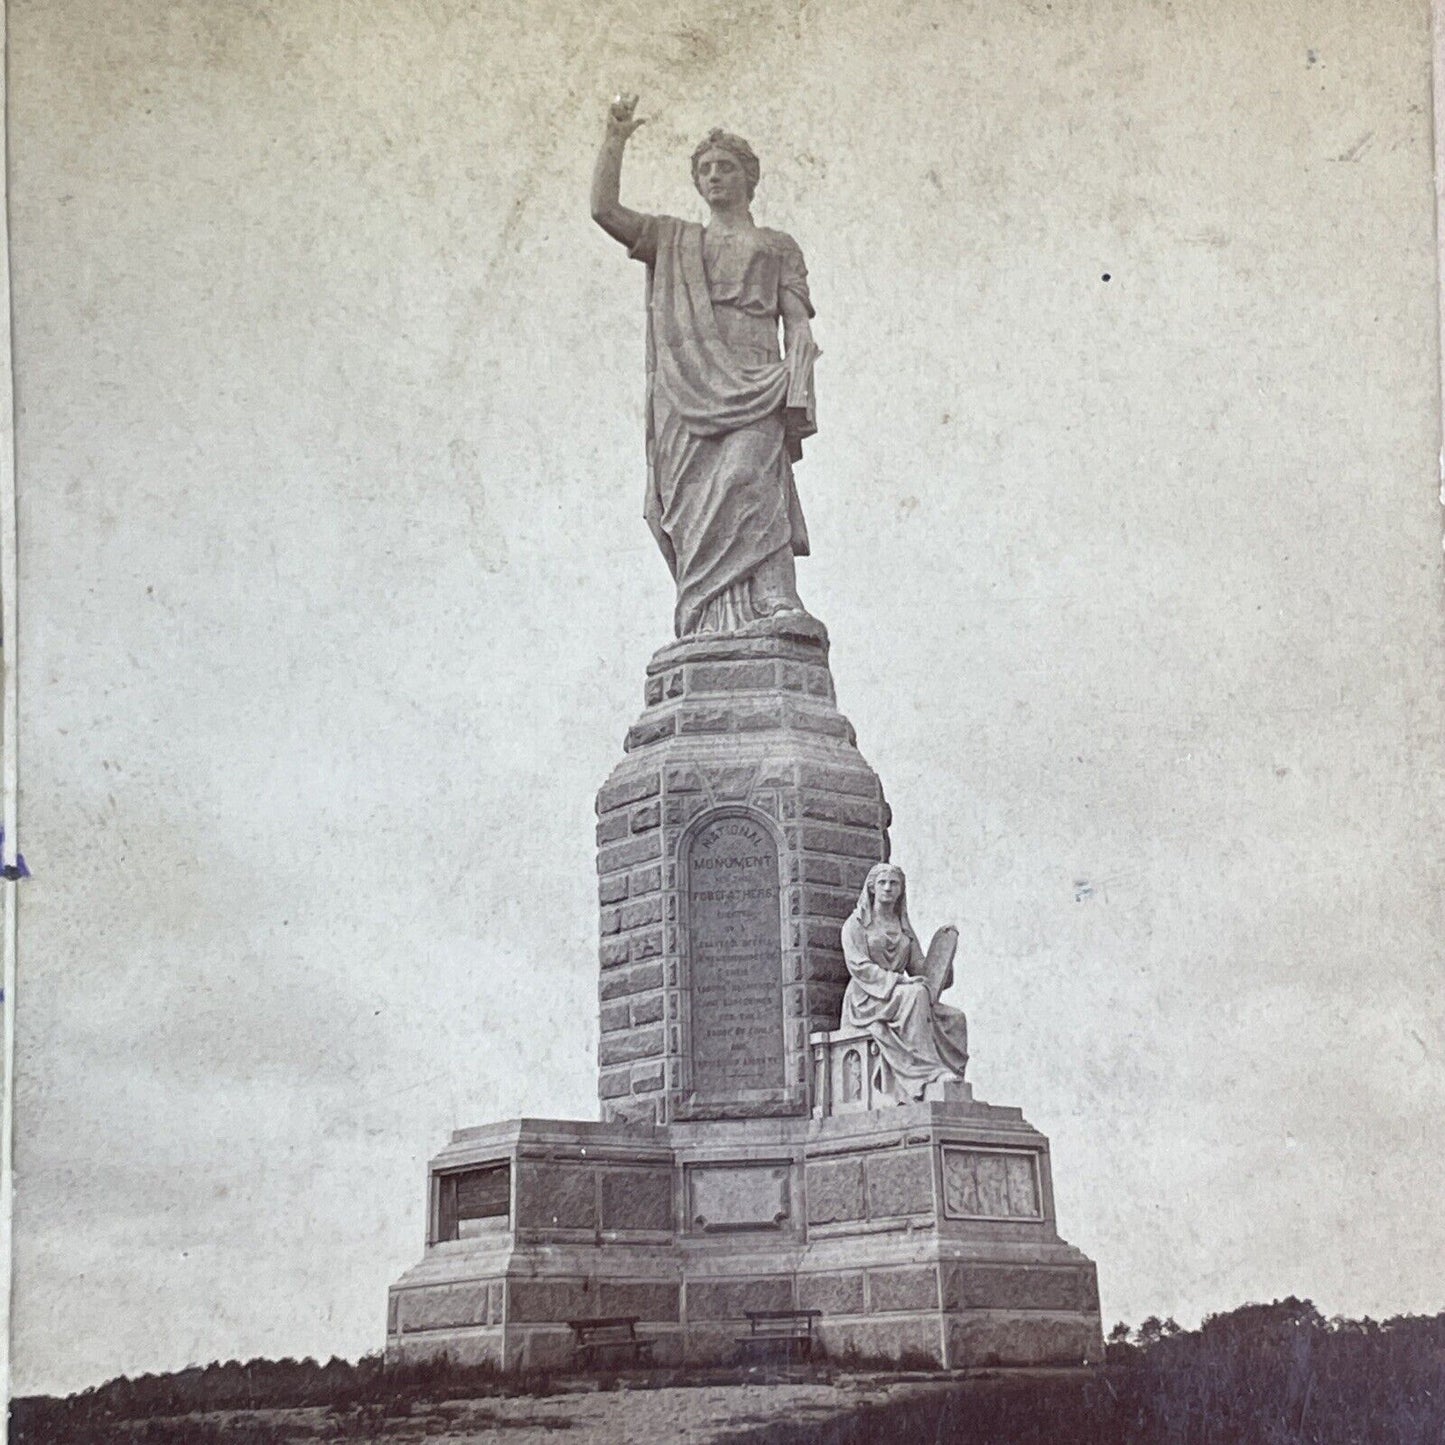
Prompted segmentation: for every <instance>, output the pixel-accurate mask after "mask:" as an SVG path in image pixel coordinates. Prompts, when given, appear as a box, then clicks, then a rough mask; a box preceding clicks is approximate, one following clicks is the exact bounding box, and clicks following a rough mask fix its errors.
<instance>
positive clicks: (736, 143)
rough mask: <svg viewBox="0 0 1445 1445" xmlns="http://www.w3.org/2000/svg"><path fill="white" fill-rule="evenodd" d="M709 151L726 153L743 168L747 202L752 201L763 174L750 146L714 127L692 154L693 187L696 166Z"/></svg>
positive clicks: (695, 178)
mask: <svg viewBox="0 0 1445 1445" xmlns="http://www.w3.org/2000/svg"><path fill="white" fill-rule="evenodd" d="M709 151H726V152H727V153H728V154H729V155H730V156H731V157H732V158H733V159H734V160H735V161H736V162H737V163H738V164H739V165H740V166H741V167H742V168H743V175H744V177H745V178H746V179H747V183H748V200H752V198H753V192H754V191H756V190H757V188H758V179H759V177H760V176H761V175H762V173H763V169H762V166H761V165H759V163H758V158H757V155H756V154H755V153H754V151H753V148H752V146H750V145H749V144H748V143H747V141H745V140H744V139H743V138H742V136H740V135H734V134H733V133H732V132H731V131H727V130H723V129H721V128H720V127H719V126H714V127H713V128H712V129H711V130H710V131H708V133H707V134H706V135H705V136H704V137H703V139H702V141H701V142H700V143H699V145H698V148H697V149H696V150H695V151H693V153H692V183H693V185H697V168H698V164H699V162H701V160H702V158H703V157H704V156H705V155H706V154H707V153H708V152H709Z"/></svg>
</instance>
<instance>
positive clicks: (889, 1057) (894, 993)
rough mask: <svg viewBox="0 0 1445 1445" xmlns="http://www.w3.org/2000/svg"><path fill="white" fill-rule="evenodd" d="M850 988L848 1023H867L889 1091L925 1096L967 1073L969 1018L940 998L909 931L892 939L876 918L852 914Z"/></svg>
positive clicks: (846, 945)
mask: <svg viewBox="0 0 1445 1445" xmlns="http://www.w3.org/2000/svg"><path fill="white" fill-rule="evenodd" d="M843 957H844V959H845V961H846V962H847V964H848V991H847V992H846V993H845V994H844V995H843V1016H842V1027H843V1028H845V1029H862V1030H866V1031H867V1032H868V1034H869V1035H870V1036H871V1037H872V1038H873V1039H874V1041H875V1042H876V1043H877V1045H878V1051H879V1053H880V1054H881V1055H882V1059H883V1086H884V1088H885V1090H887V1091H888V1092H890V1093H893V1094H895V1095H897V1096H898V1097H899V1098H903V1099H920V1098H922V1097H923V1091H924V1089H925V1088H926V1087H927V1086H928V1085H929V1084H931V1083H933V1082H934V1081H935V1080H937V1079H953V1078H957V1079H961V1078H963V1073H964V1069H965V1068H966V1067H967V1064H968V1024H967V1021H966V1020H965V1018H964V1015H963V1014H962V1012H960V1011H959V1010H958V1009H955V1008H949V1007H948V1006H947V1005H946V1004H941V1003H938V1002H936V1001H935V1000H934V999H933V997H932V996H931V994H930V993H929V991H928V985H927V984H926V983H925V982H924V980H923V978H922V977H921V976H919V975H921V974H922V973H923V971H924V968H925V965H926V959H925V958H924V954H923V950H922V948H920V947H919V944H918V939H917V938H916V937H914V935H913V933H912V931H911V930H909V929H904V930H901V931H900V933H899V934H898V936H897V937H896V938H895V939H894V940H892V941H890V940H889V939H888V937H887V936H886V933H885V930H884V929H883V927H882V926H881V925H879V924H878V923H876V922H875V923H874V924H873V925H872V926H871V927H865V926H864V924H863V921H862V919H861V918H859V916H858V914H857V913H854V914H853V916H852V917H851V918H849V920H848V921H847V923H845V924H844V925H843Z"/></svg>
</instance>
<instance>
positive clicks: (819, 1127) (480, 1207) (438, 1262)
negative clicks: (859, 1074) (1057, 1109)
mask: <svg viewBox="0 0 1445 1445" xmlns="http://www.w3.org/2000/svg"><path fill="white" fill-rule="evenodd" d="M429 1185H430V1229H429V1242H428V1245H427V1249H426V1255H425V1257H424V1258H423V1260H422V1261H421V1262H420V1263H419V1264H418V1265H417V1266H416V1267H415V1268H413V1269H411V1270H409V1271H408V1272H407V1273H406V1274H405V1275H403V1276H402V1278H401V1279H400V1280H398V1281H397V1283H396V1284H395V1285H393V1286H392V1289H391V1293H390V1300H389V1308H388V1318H387V1358H388V1359H389V1360H394V1361H402V1360H420V1359H426V1358H431V1357H435V1356H438V1355H441V1354H448V1355H450V1356H451V1357H452V1358H454V1359H456V1360H460V1361H467V1362H479V1361H483V1360H485V1361H490V1362H492V1363H495V1364H498V1365H500V1366H503V1367H505V1368H508V1369H516V1368H522V1367H531V1366H557V1365H566V1364H567V1363H569V1362H570V1360H571V1356H572V1332H571V1330H570V1329H569V1328H568V1325H567V1321H569V1320H573V1319H586V1318H598V1317H604V1316H611V1315H631V1316H636V1317H637V1318H638V1319H639V1321H640V1323H639V1325H638V1332H639V1334H641V1335H643V1336H646V1337H648V1338H651V1339H652V1340H653V1341H654V1342H655V1347H654V1349H655V1358H656V1359H658V1360H659V1361H662V1362H674V1363H675V1362H683V1361H686V1362H691V1363H708V1362H712V1363H718V1362H726V1361H729V1360H731V1359H733V1358H734V1357H735V1355H736V1352H737V1341H738V1339H739V1338H740V1337H741V1336H742V1335H744V1334H746V1333H747V1322H746V1318H745V1313H746V1311H748V1310H765V1309H816V1310H820V1311H822V1316H821V1319H820V1321H819V1325H818V1340H819V1342H820V1344H821V1347H822V1350H823V1351H824V1352H825V1353H826V1355H827V1356H829V1357H831V1358H835V1359H836V1358H847V1357H849V1356H863V1357H880V1358H886V1359H889V1360H893V1361H899V1362H902V1363H904V1364H907V1363H909V1362H917V1363H920V1364H922V1363H923V1362H925V1361H926V1362H929V1363H931V1364H934V1365H940V1366H944V1367H957V1366H964V1365H981V1364H1003V1365H1033V1364H1063V1363H1074V1364H1077V1363H1080V1362H1096V1361H1098V1360H1100V1359H1101V1358H1102V1356H1103V1338H1102V1334H1101V1329H1100V1318H1099V1303H1098V1290H1097V1284H1096V1279H1095V1271H1094V1266H1093V1264H1092V1263H1091V1262H1090V1261H1089V1260H1088V1259H1087V1258H1086V1257H1085V1256H1084V1255H1083V1254H1081V1253H1080V1252H1079V1251H1078V1250H1076V1249H1074V1248H1073V1247H1072V1246H1070V1245H1068V1244H1066V1243H1064V1242H1063V1241H1062V1240H1061V1239H1060V1238H1059V1237H1058V1233H1057V1231H1056V1229H1055V1224H1054V1204H1053V1187H1052V1180H1051V1175H1050V1166H1049V1148H1048V1141H1047V1140H1046V1139H1045V1138H1044V1137H1043V1136H1042V1135H1041V1134H1039V1133H1038V1132H1037V1131H1036V1130H1035V1129H1033V1128H1032V1127H1031V1126H1030V1125H1028V1124H1027V1123H1025V1122H1024V1119H1023V1117H1022V1115H1021V1113H1020V1112H1019V1111H1018V1110H1017V1109H1008V1108H998V1107H994V1106H992V1105H988V1104H983V1103H978V1102H974V1101H971V1100H966V1099H954V1100H950V1101H946V1102H940V1103H921V1104H910V1105H904V1106H900V1107H896V1108H888V1109H880V1110H877V1111H873V1112H868V1113H853V1114H845V1115H841V1116H836V1117H823V1118H758V1119H733V1120H700V1121H694V1122H674V1123H671V1124H667V1125H657V1126H648V1125H642V1124H626V1123H617V1122H612V1123H582V1122H570V1121H553V1120H538V1119H515V1120H511V1121H509V1122H507V1123H503V1124H496V1125H491V1126H488V1127H486V1128H481V1129H464V1130H461V1131H459V1132H458V1133H456V1134H455V1135H454V1136H453V1138H452V1141H451V1143H450V1144H449V1145H448V1146H447V1148H446V1149H444V1150H443V1151H442V1153H441V1154H439V1155H438V1156H437V1158H436V1159H434V1160H433V1161H432V1163H431V1166H430V1176H429Z"/></svg>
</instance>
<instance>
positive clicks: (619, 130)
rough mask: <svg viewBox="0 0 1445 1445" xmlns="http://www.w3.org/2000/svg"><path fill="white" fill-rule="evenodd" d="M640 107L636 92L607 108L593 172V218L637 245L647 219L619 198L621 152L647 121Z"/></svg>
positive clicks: (628, 243) (625, 241)
mask: <svg viewBox="0 0 1445 1445" xmlns="http://www.w3.org/2000/svg"><path fill="white" fill-rule="evenodd" d="M636 109H637V97H636V96H635V95H619V96H616V97H614V99H613V101H612V104H611V105H610V106H608V108H607V129H606V131H605V132H604V134H603V137H602V148H601V150H599V151H598V152H597V164H596V166H595V167H594V168H593V171H592V219H593V220H594V221H596V222H597V224H598V225H599V226H601V227H602V229H603V230H604V231H606V232H607V234H608V235H609V236H611V237H613V239H614V240H618V241H621V242H622V244H623V245H624V246H629V247H630V246H634V245H636V244H637V238H638V237H639V236H640V235H641V234H642V223H643V221H644V220H645V219H646V218H645V217H643V216H640V215H638V213H637V212H636V211H630V210H628V209H627V207H626V206H624V205H623V204H622V202H621V200H620V199H619V197H620V196H621V193H622V152H623V151H624V150H625V149H626V147H627V142H628V141H629V140H631V139H632V136H633V134H634V132H635V131H636V130H637V128H638V126H640V125H646V124H647V122H646V120H645V119H643V118H642V117H640V116H636V115H634V114H633V112H634V111H635V110H636Z"/></svg>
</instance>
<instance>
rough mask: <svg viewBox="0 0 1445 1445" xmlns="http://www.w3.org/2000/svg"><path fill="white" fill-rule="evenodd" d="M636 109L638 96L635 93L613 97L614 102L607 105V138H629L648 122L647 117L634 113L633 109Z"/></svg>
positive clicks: (622, 139) (623, 139)
mask: <svg viewBox="0 0 1445 1445" xmlns="http://www.w3.org/2000/svg"><path fill="white" fill-rule="evenodd" d="M636 109H637V97H636V96H635V95H627V94H622V95H614V96H613V97H612V104H611V105H610V106H608V107H607V138H608V139H609V140H620V141H625V140H628V139H630V138H631V136H632V133H633V132H634V131H635V130H636V129H637V127H638V126H640V125H646V124H647V120H646V118H645V117H642V116H634V115H633V111H635V110H636Z"/></svg>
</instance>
